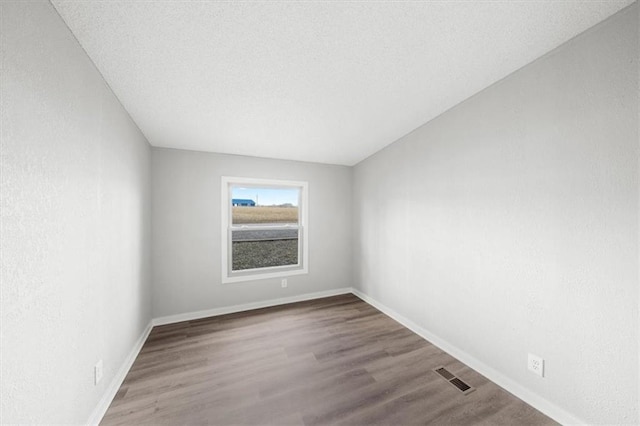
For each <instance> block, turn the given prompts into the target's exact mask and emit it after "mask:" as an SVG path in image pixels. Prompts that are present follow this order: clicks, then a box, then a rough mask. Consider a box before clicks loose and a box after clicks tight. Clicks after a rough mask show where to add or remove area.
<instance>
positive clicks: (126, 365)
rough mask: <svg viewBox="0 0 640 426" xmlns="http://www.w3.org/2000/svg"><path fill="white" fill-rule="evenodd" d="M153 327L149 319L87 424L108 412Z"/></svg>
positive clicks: (92, 423) (98, 421) (100, 419)
mask: <svg viewBox="0 0 640 426" xmlns="http://www.w3.org/2000/svg"><path fill="white" fill-rule="evenodd" d="M152 328H153V324H152V321H149V324H147V327H146V328H145V329H144V331H143V332H142V334H141V335H140V337H138V340H136V343H135V344H134V345H133V348H132V349H131V352H129V355H127V358H126V359H125V360H124V362H123V363H122V365H121V366H120V369H119V370H118V372H117V373H116V375H115V377H114V378H113V380H111V383H109V387H108V388H107V390H106V391H105V392H104V395H102V398H101V399H100V402H98V405H97V406H96V408H95V409H94V410H93V413H91V416H90V417H89V420H88V421H87V425H91V426H93V425H98V424H99V423H100V421H102V417H104V414H105V413H106V412H107V409H108V408H109V405H111V402H112V401H113V398H115V396H116V393H118V389H120V386H121V385H122V382H123V381H124V378H125V377H127V373H129V370H130V369H131V366H132V365H133V362H134V361H135V360H136V357H137V356H138V354H139V353H140V349H142V345H144V342H145V341H146V340H147V337H149V333H151V329H152Z"/></svg>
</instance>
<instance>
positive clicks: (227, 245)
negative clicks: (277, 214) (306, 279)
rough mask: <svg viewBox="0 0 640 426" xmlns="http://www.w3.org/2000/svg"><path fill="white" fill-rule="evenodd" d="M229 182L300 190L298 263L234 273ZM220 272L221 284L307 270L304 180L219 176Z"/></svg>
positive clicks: (307, 201)
mask: <svg viewBox="0 0 640 426" xmlns="http://www.w3.org/2000/svg"><path fill="white" fill-rule="evenodd" d="M232 185H246V186H259V187H274V188H281V187H295V188H299V189H300V200H299V202H298V209H299V214H298V225H297V227H298V229H299V231H298V235H299V237H298V238H299V239H298V241H299V243H298V264H297V265H286V266H270V267H265V268H256V269H247V270H243V271H236V272H234V271H233V270H232V267H231V253H232V240H231V230H232V224H231V218H232V213H231V209H232V207H231V202H230V200H231V197H232V195H233V194H232V193H231V191H230V188H231V186H232ZM220 192H221V201H222V202H221V220H220V223H221V229H220V232H221V235H220V236H221V241H222V244H221V271H222V283H223V284H226V283H234V282H243V281H254V280H263V279H269V278H278V277H288V276H292V275H301V274H307V273H309V238H308V228H309V227H308V223H309V184H308V182H305V181H293V180H278V179H261V178H260V179H259V178H247V177H233V176H222V179H221V191H220Z"/></svg>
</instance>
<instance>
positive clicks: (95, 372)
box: [93, 360, 103, 385]
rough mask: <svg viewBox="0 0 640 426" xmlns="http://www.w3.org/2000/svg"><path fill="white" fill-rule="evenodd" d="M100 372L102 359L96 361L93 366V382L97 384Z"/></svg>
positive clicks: (100, 376)
mask: <svg viewBox="0 0 640 426" xmlns="http://www.w3.org/2000/svg"><path fill="white" fill-rule="evenodd" d="M102 374H103V368H102V360H100V361H98V362H97V363H96V365H95V367H93V379H94V384H96V385H97V384H98V383H100V380H102Z"/></svg>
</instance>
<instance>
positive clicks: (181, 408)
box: [102, 295, 555, 425]
mask: <svg viewBox="0 0 640 426" xmlns="http://www.w3.org/2000/svg"><path fill="white" fill-rule="evenodd" d="M441 365H443V366H445V367H447V369H448V370H449V371H451V372H452V373H454V374H456V375H457V376H458V377H460V378H461V379H462V380H464V381H465V382H467V383H468V384H470V385H471V386H473V387H475V388H476V390H475V391H474V392H472V393H470V394H468V395H463V394H462V393H460V391H458V390H457V389H455V388H454V387H453V386H451V385H449V384H448V383H447V382H446V381H444V380H443V379H442V378H440V377H439V376H438V375H437V374H436V373H434V372H433V371H432V369H433V368H435V367H438V366H441ZM143 423H147V424H172V425H177V424H194V425H195V424H212V425H225V424H272V425H285V424H301V425H302V424H304V425H326V424H352V425H371V424H389V425H404V424H407V425H408V424H433V425H470V424H474V425H496V424H503V425H527V424H528V425H543V424H555V422H553V421H552V420H551V419H549V418H548V417H546V416H544V415H543V414H542V413H540V412H538V411H536V410H535V409H534V408H532V407H530V406H529V405H527V404H525V403H524V402H522V401H520V400H519V399H517V398H516V397H514V396H512V395H511V394H509V393H507V392H506V391H504V390H503V389H501V388H499V387H498V386H496V385H495V384H493V383H492V382H490V381H488V380H487V379H486V378H484V377H483V376H481V375H480V374H478V373H476V372H475V371H474V370H471V369H470V368H469V367H467V366H465V365H464V364H462V363H460V362H458V361H457V360H455V359H454V358H452V357H451V356H449V355H447V354H446V353H444V352H442V351H441V350H440V349H438V348H437V347H435V346H433V345H431V344H430V343H429V342H427V341H425V340H424V339H422V338H421V337H419V336H418V335H416V334H414V333H413V332H411V331H409V330H408V329H406V328H404V327H403V326H402V325H400V324H398V323H397V322H395V321H394V320H392V319H390V318H389V317H387V316H386V315H384V314H382V313H381V312H379V311H378V310H376V309H375V308H373V307H371V306H370V305H368V304H366V303H365V302H363V301H361V300H360V299H358V298H357V297H355V296H353V295H344V296H336V297H330V298H326V299H319V300H313V301H308V302H300V303H295V304H290V305H284V306H278V307H273V308H265V309H258V310H254V311H249V312H243V313H238V314H230V315H224V316H218V317H212V318H206V319H200V320H195V321H186V322H182V323H178V324H172V325H166V326H160V327H155V328H154V329H153V330H152V332H151V334H150V336H149V338H148V340H147V342H146V343H145V345H144V347H143V348H142V350H141V352H140V354H139V356H138V358H137V359H136V361H135V363H134V365H133V367H132V368H131V371H130V372H129V374H128V375H127V377H126V379H125V381H124V383H123V384H122V386H121V388H120V390H119V391H118V393H117V395H116V397H115V399H114V401H113V403H112V404H111V406H110V407H109V409H108V411H107V413H106V415H105V417H104V419H103V421H102V424H103V425H125V424H126V425H133V424H143Z"/></svg>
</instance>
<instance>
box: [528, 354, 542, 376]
mask: <svg viewBox="0 0 640 426" xmlns="http://www.w3.org/2000/svg"><path fill="white" fill-rule="evenodd" d="M527 367H528V368H529V371H531V372H532V373H533V374H536V375H538V376H540V377H544V359H542V358H541V357H539V356H537V355H534V354H529V359H528V361H527Z"/></svg>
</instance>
